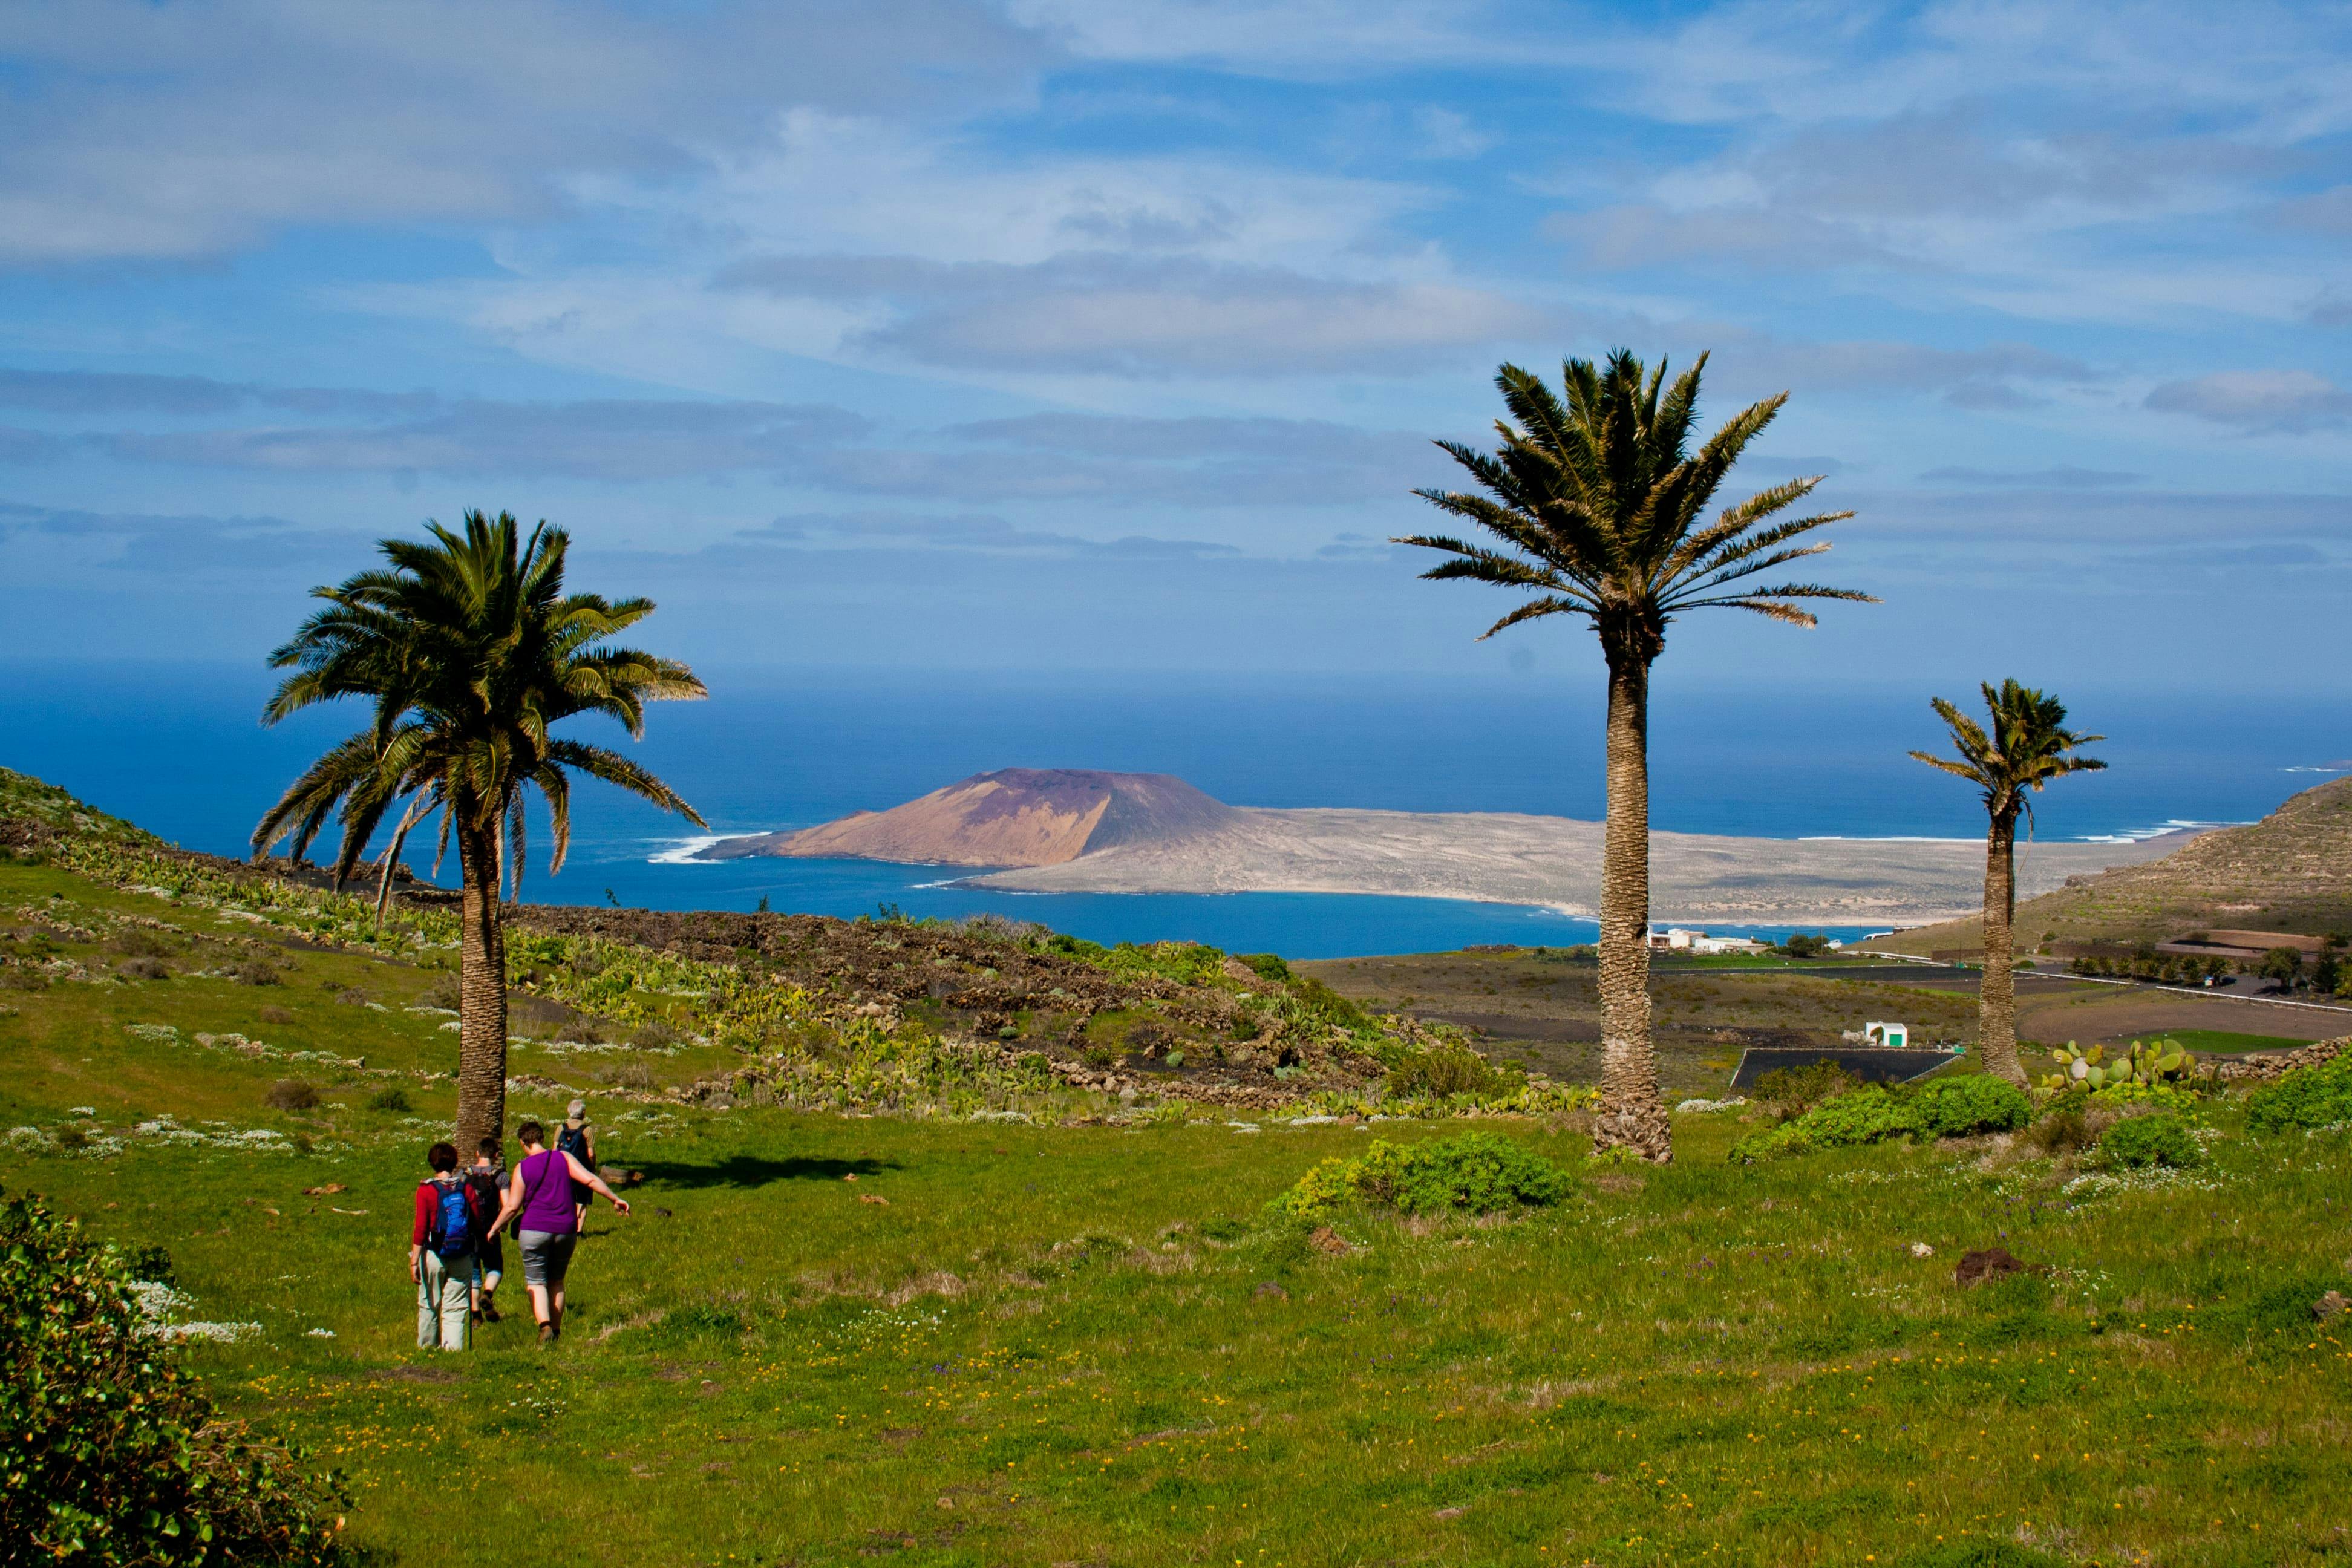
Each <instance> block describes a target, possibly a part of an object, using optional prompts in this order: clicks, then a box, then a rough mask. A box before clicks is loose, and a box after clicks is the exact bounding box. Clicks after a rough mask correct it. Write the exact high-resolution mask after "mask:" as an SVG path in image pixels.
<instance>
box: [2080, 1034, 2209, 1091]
mask: <svg viewBox="0 0 2352 1568" xmlns="http://www.w3.org/2000/svg"><path fill="white" fill-rule="evenodd" d="M2050 1059H2051V1061H2052V1062H2053V1063H2054V1064H2055V1065H2056V1067H2057V1068H2058V1070H2057V1071H2056V1072H2054V1073H2051V1074H2048V1075H2046V1076H2045V1077H2044V1078H2043V1079H2042V1088H2043V1089H2053V1090H2054V1089H2111V1088H2114V1087H2116V1086H2117V1085H2119V1084H2136V1085H2138V1086H2140V1087H2142V1088H2146V1087H2148V1086H2150V1085H2154V1084H2159V1083H2165V1082H2168V1081H2170V1080H2173V1079H2183V1078H2187V1077H2189V1076H2190V1075H2191V1074H2192V1073H2194V1072H2195V1071H2196V1068H2197V1058H2196V1057H2195V1056H2193V1055H2191V1054H2190V1053H2189V1051H2188V1050H2186V1049H2185V1048H2183V1047H2182V1046H2181V1045H2180V1043H2179V1041H2178V1040H2147V1041H2140V1040H2134V1041H2133V1042H2132V1043H2131V1044H2130V1046H2129V1047H2126V1049H2124V1050H2123V1051H2121V1052H2119V1053H2117V1055H2116V1057H2115V1058H2114V1059H2113V1060H2109V1059H2108V1058H2107V1049H2106V1047H2105V1046H2093V1047H2091V1048H2090V1049H2089V1050H2087V1051H2079V1050H2076V1049H2075V1048H2074V1041H2072V1040H2069V1041H2067V1042H2066V1043H2065V1044H2064V1045H2063V1046H2061V1047H2058V1048H2057V1049H2056V1050H2054V1051H2052V1052H2051V1053H2050Z"/></svg>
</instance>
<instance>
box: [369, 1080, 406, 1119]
mask: <svg viewBox="0 0 2352 1568" xmlns="http://www.w3.org/2000/svg"><path fill="white" fill-rule="evenodd" d="M368 1109H369V1110H389V1111H393V1112H395V1113H404V1112H407V1111H411V1110H415V1109H416V1107H415V1106H414V1105H411V1104H410V1103H409V1102H408V1091H407V1090H406V1089H403V1088H401V1087H400V1086H399V1085H398V1084H394V1085H392V1086H391V1087H390V1088H387V1089H377V1090H376V1091H375V1092H374V1093H373V1094H371V1095H369V1096H368Z"/></svg>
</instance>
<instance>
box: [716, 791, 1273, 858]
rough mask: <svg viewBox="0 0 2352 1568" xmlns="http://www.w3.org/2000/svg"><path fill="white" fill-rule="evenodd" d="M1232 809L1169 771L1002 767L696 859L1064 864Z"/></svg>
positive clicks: (1178, 833)
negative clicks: (767, 857) (885, 806)
mask: <svg viewBox="0 0 2352 1568" xmlns="http://www.w3.org/2000/svg"><path fill="white" fill-rule="evenodd" d="M1234 815H1235V814H1234V808H1233V807H1231V806H1229V805H1225V804H1223V802H1222V801H1219V800H1216V799H1214V798H1213V797H1211V796H1209V795H1203V794H1202V792H1201V791H1199V790H1197V789H1194V788H1193V787H1192V785H1191V784H1186V783H1185V782H1184V781H1183V780H1182V779H1180V778H1175V777H1173V776H1171V775H1170V774H1167V773H1104V772H1099V771H1097V770H1095V769H1091V768H1000V769H998V770H997V771H996V772H994V773H974V774H973V775H972V776H971V777H970V778H968V779H961V780H959V781H957V782H956V783H954V784H950V785H948V786H947V787H946V788H945V789H939V790H933V791H932V792H931V793H930V794H929V795H924V796H922V797H920V798H919V799H917V800H910V801H908V802H907V803H906V804H905V805H894V806H892V807H891V808H890V809H889V810H887V811H860V812H856V813H853V814H852V815H850V816H845V817H842V818H840V819H839V820H838V821H835V822H827V823H824V824H822V825H820V826H815V827H803V828H801V829H799V830H797V831H795V832H790V833H761V834H754V835H751V836H750V837H742V838H724V839H721V840H719V842H718V843H716V844H713V845H711V846H710V847H709V848H707V849H704V850H703V851H702V852H701V853H700V855H699V856H698V858H700V859H705V860H737V859H742V858H747V857H750V856H755V855H777V856H787V857H793V858H803V859H860V860H897V861H901V862H908V863H912V864H916V865H931V866H1058V865H1061V864H1063V863H1064V862H1065V861H1069V860H1075V859H1076V858H1078V857H1079V856H1081V855H1085V854H1087V853H1089V852H1091V851H1094V850H1097V849H1108V848H1110V847H1113V846H1116V845H1131V844H1166V843H1172V842H1174V841H1176V840H1179V839H1183V838H1190V837H1194V836H1196V835H1199V834H1203V833H1211V832H1214V831H1216V830H1217V829H1218V828H1221V827H1223V826H1226V825H1227V824H1228V823H1229V822H1231V821H1232V820H1233V818H1234Z"/></svg>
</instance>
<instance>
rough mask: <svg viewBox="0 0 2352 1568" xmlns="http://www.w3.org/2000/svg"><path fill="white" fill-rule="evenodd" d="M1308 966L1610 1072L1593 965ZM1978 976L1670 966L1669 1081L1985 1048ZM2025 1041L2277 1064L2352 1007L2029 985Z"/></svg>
mask: <svg viewBox="0 0 2352 1568" xmlns="http://www.w3.org/2000/svg"><path fill="white" fill-rule="evenodd" d="M1299 968H1300V969H1301V970H1302V971H1304V972H1306V973H1310V974H1312V975H1314V976H1315V977H1316V978H1318V979H1319V980H1321V981H1323V982H1324V983H1325V984H1328V985H1329V986H1330V987H1331V988H1332V989H1333V990H1335V991H1338V992H1339V993H1340V994H1343V995H1346V996H1349V997H1350V998H1351V999H1353V1000H1355V1001H1357V1002H1359V1003H1361V1004H1362V1005H1365V1006H1367V1007H1373V1008H1380V1007H1389V1006H1394V1007H1397V1008H1399V1009H1401V1010H1402V1011H1405V1012H1408V1013H1411V1014H1412V1015H1413V1016H1416V1017H1421V1018H1424V1019H1428V1020H1431V1021H1433V1022H1440V1023H1449V1024H1454V1025H1458V1026H1463V1027H1465V1028H1471V1029H1475V1030H1477V1031H1479V1033H1480V1034H1481V1035H1482V1036H1483V1037H1484V1040H1483V1047H1484V1048H1485V1049H1486V1050H1488V1051H1489V1052H1491V1053H1493V1054H1495V1055H1496V1056H1499V1057H1502V1058H1506V1059H1510V1060H1516V1061H1523V1062H1526V1063H1528V1065H1530V1066H1532V1067H1535V1068H1538V1069H1540V1070H1542V1071H1545V1072H1549V1073H1550V1074H1552V1075H1553V1076H1554V1077H1557V1078H1560V1079H1569V1080H1573V1081H1591V1080H1592V1079H1595V1078H1597V1077H1598V1076H1599V1074H1600V1068H1601V1005H1600V998H1599V995H1598V994H1597V992H1596V990H1595V986H1594V970H1593V967H1592V965H1591V964H1590V963H1582V964H1579V963H1569V962H1566V961H1565V960H1564V959H1563V958H1562V957H1561V956H1560V955H1559V952H1558V951H1557V950H1553V951H1549V952H1548V951H1546V950H1540V949H1533V948H1521V949H1517V950H1514V951H1510V952H1448V953H1419V954H1412V955H1407V956H1402V957H1393V958H1390V957H1383V958H1360V959H1333V960H1328V961H1325V962H1322V963H1307V964H1301V965H1300V966H1299ZM1977 981H1978V976H1977V974H1976V973H1974V972H1972V971H1958V970H1952V969H1941V968H1928V967H1926V966H1923V965H1916V964H1903V963H1885V962H1883V961H1880V962H1874V961H1873V960H1872V959H1871V958H1870V957H1868V956H1867V955H1864V956H1860V957H1855V958H1848V959H1843V960H1839V961H1836V962H1833V963H1823V962H1821V961H1818V960H1811V961H1795V962H1791V961H1786V960H1778V959H1769V960H1753V959H1744V960H1735V961H1728V962H1727V961H1721V960H1716V961H1701V962H1699V963H1691V962H1688V961H1675V960H1664V961H1660V962H1658V963H1654V965H1653V967H1652V970H1651V994H1652V996H1653V998H1654V1004H1655V1015H1654V1016H1655V1020H1656V1028H1657V1038H1658V1048H1659V1056H1660V1064H1659V1065H1660V1073H1661V1077H1662V1079H1663V1080H1664V1083H1665V1085H1666V1088H1667V1090H1668V1092H1669V1094H1670V1095H1699V1096H1706V1095H1715V1094H1719V1093H1721V1092H1722V1090H1723V1088H1724V1085H1725V1084H1726V1083H1727V1082H1728V1080H1729V1078H1730V1074H1731V1071H1732V1068H1735V1067H1736V1066H1737V1065H1738V1059H1739V1053H1740V1051H1741V1050H1742V1049H1743V1048H1744V1047H1748V1046H1751V1045H1752V1046H1774V1047H1802V1046H1808V1045H1811V1046H1819V1047H1823V1048H1824V1049H1827V1048H1831V1047H1835V1046H1837V1045H1838V1044H1839V1043H1840V1042H1839V1036H1840V1034H1841V1033H1842V1032H1843V1031H1845V1030H1854V1029H1860V1028H1861V1027H1862V1026H1863V1025H1864V1024H1865V1023H1867V1022H1869V1021H1870V1020H1872V1019H1874V1018H1892V1019H1895V1020H1898V1021H1901V1022H1904V1023H1907V1024H1909V1025H1910V1026H1911V1028H1912V1035H1913V1037H1914V1039H1915V1040H1917V1041H1921V1042H1930V1043H1948V1044H1972V1043H1973V1042H1974V1041H1975V1039H1976V1023H1977V1018H1976V988H1977ZM2017 998H2018V1001H2017V1011H2018V1030H2019V1033H2020V1035H2021V1037H2022V1038H2024V1039H2025V1040H2028V1041H2031V1042H2035V1043H2038V1044H2041V1045H2044V1046H2057V1045H2063V1044H2065V1043H2067V1042H2068V1041H2077V1042H2079V1043H2081V1044H2083V1045H2085V1046H2088V1045H2093V1044H2100V1043H2114V1042H2117V1041H2128V1040H2133V1039H2142V1038H2148V1037H2155V1036H2168V1037H2174V1038H2178V1039H2180V1040H2181V1041H2182V1042H2183V1043H2184V1044H2188V1045H2189V1048H2190V1049H2192V1050H2195V1051H2198V1052H2200V1053H2202V1054H2211V1053H2214V1052H2239V1051H2255V1050H2279V1049H2285V1048H2289V1047H2294V1046H2297V1045H2301V1044H2304V1043H2306V1042H2308V1041H2312V1040H2324V1039H2332V1038H2336V1037H2340V1036H2342V1035H2344V1034H2347V1033H2352V1009H2345V1010H2341V1011H2338V1010H2336V1009H2331V1008H2320V1007H2305V1006H2293V1007H2290V1006H2278V1005H2273V1004H2270V1003H2265V1002H2259V1001H2253V1000H2250V999H2248V998H2244V997H2238V996H2229V995H2221V996H2203V995H2198V996H2183V995H2179V994H2172V993H2168V992H2165V991H2160V990H2158V989H2155V988H2153V987H2140V986H2122V985H2106V984H2094V983H2092V982H2089V981H2084V980H2078V979H2075V978H2074V977H2072V976H2069V975H2065V974H2057V973H2032V972H2027V973H2021V974H2020V975H2019V976H2018V977H2017Z"/></svg>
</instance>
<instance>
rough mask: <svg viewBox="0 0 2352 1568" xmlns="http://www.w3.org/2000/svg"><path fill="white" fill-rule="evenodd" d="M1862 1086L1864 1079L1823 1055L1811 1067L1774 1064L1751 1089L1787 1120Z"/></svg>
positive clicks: (1756, 1097)
mask: <svg viewBox="0 0 2352 1568" xmlns="http://www.w3.org/2000/svg"><path fill="white" fill-rule="evenodd" d="M1861 1087H1862V1079H1858V1078H1856V1077H1854V1076H1853V1074H1852V1073H1850V1072H1848V1071H1846V1070H1845V1068H1842V1067H1840V1066H1838V1065H1837V1063H1835V1062H1833V1061H1832V1060H1830V1059H1829V1058H1827V1057H1823V1058H1822V1059H1821V1060H1819V1061H1817V1062H1815V1063H1814V1064H1813V1065H1812V1066H1811V1067H1803V1068H1773V1069H1772V1070H1771V1071H1770V1072H1768V1073H1766V1074H1764V1075H1763V1076H1762V1077H1760V1078H1759V1079H1757V1080H1756V1081H1755V1083H1754V1084H1753V1085H1751V1086H1750V1087H1749V1089H1748V1093H1749V1094H1750V1095H1751V1096H1752V1097H1754V1098H1755V1099H1757V1100H1761V1101H1763V1102H1764V1104H1765V1105H1766V1106H1768V1107H1769V1108H1770V1109H1771V1110H1772V1111H1773V1113H1774V1114H1776V1115H1778V1116H1779V1117H1780V1119H1781V1120H1782V1121H1787V1120H1788V1119H1790V1117H1793V1116H1801V1115H1803V1114H1804V1113H1805V1112H1806V1111H1808V1110H1811V1109H1812V1108H1813V1107H1814V1106H1816V1105H1819V1104H1821V1103H1822V1101H1823V1100H1834V1099H1835V1098H1837V1097H1838V1096H1839V1095H1841V1094H1847V1093H1851V1092H1852V1091H1853V1090H1854V1089H1860V1088H1861Z"/></svg>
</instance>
